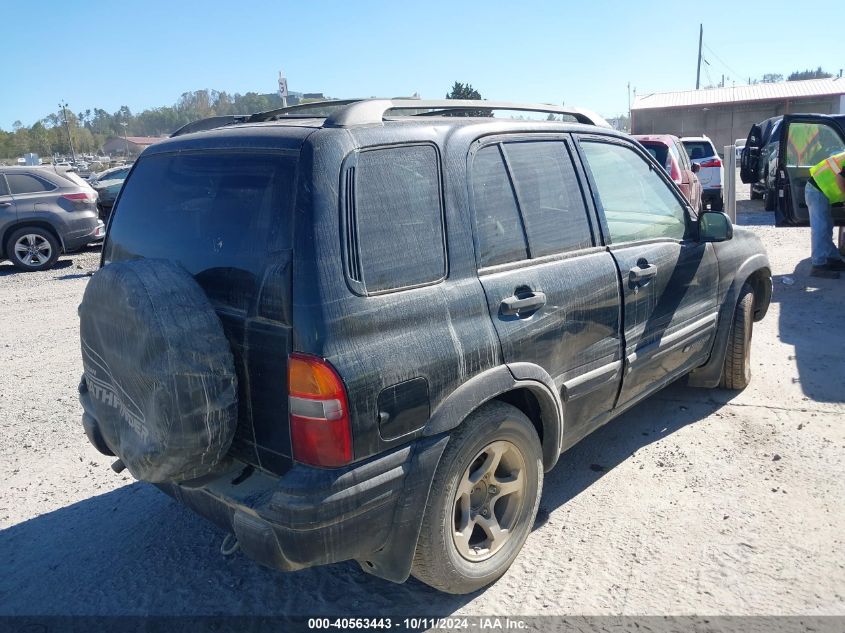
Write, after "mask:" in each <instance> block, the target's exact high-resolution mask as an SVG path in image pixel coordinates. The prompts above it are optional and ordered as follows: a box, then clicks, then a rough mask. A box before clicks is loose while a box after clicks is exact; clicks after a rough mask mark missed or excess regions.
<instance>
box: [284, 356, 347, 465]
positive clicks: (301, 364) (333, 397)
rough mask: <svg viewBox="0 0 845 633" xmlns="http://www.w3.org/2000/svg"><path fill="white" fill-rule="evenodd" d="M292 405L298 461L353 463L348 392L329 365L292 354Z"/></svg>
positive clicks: (294, 445)
mask: <svg viewBox="0 0 845 633" xmlns="http://www.w3.org/2000/svg"><path fill="white" fill-rule="evenodd" d="M288 402H289V407H290V438H291V446H292V448H293V458H294V459H295V460H296V461H298V462H303V463H305V464H310V465H312V466H326V467H337V466H343V465H344V464H348V463H349V462H351V461H352V432H351V430H350V428H349V427H350V424H349V405H348V403H347V400H346V388H345V387H344V386H343V381H342V380H341V379H340V376H338V375H337V372H336V371H335V370H334V368H333V367H332V366H331V365H330V364H329V363H328V362H326V361H325V360H323V359H322V358H318V357H316V356H309V355H307V354H291V355H290V358H289V359H288Z"/></svg>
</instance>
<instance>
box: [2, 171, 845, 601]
mask: <svg viewBox="0 0 845 633" xmlns="http://www.w3.org/2000/svg"><path fill="white" fill-rule="evenodd" d="M739 197H741V198H745V199H744V200H741V201H740V203H739V204H740V207H741V211H740V221H739V223H740V224H750V225H752V226H753V228H754V230H755V231H757V232H758V233H759V234H760V235H761V236H762V238H763V240H764V241H765V243H766V245H767V248H768V250H769V255H770V257H771V259H772V263H773V269H774V270H773V274H774V276H775V292H774V297H773V303H772V306H771V309H770V310H769V314H768V316H767V317H766V319H765V320H764V321H763V322H762V323H759V324H756V326H755V332H754V342H753V357H752V359H753V372H754V378H753V380H752V384H751V386H750V387H749V388H748V389H747V390H746V391H744V392H743V393H741V394H739V395H736V394H733V393H728V392H723V391H718V390H716V391H706V390H694V389H689V388H685V387H682V386H679V385H674V386H671V387H669V388H667V389H665V390H664V391H662V392H661V393H659V394H657V395H656V396H654V397H652V398H650V399H649V400H647V401H646V402H644V403H642V404H640V405H639V406H637V407H636V408H635V409H633V410H631V411H630V412H628V413H626V414H625V415H624V416H622V417H621V418H619V419H617V420H616V421H614V422H612V423H610V424H608V425H607V426H605V427H604V428H603V429H601V430H599V431H598V432H596V433H595V434H593V435H592V436H591V437H589V438H587V439H586V440H584V441H583V442H581V443H580V444H579V445H577V446H576V447H575V448H573V449H572V450H571V451H569V452H568V453H566V454H565V455H564V456H563V457H562V458H561V462H560V463H559V465H558V466H557V468H556V469H555V470H554V471H553V472H552V473H550V474H549V475H547V478H546V483H545V489H544V494H543V499H542V503H541V510H540V518H539V520H538V525H537V528H536V529H535V530H534V532H533V533H532V535H531V536H530V538H529V540H528V543H527V544H526V546H525V549H524V550H523V552H522V554H521V556H520V557H519V559H518V560H517V562H516V563H515V565H514V566H513V568H512V569H511V570H510V571H509V572H508V574H506V575H505V577H504V578H503V579H502V580H501V581H499V582H498V583H497V584H495V585H494V586H493V587H491V588H489V589H488V590H486V591H482V592H479V593H477V594H474V595H471V596H464V597H450V596H445V595H441V594H438V593H436V592H434V591H433V590H430V589H428V588H427V587H425V586H424V585H422V584H421V583H418V582H416V581H414V580H411V581H409V582H408V583H406V584H405V585H394V584H391V583H388V582H386V581H382V580H379V579H377V578H374V577H372V576H368V575H366V574H364V573H363V572H361V571H360V569H359V568H358V567H357V565H355V564H352V563H344V564H338V565H333V566H329V567H323V568H317V569H310V570H304V571H301V572H297V573H292V574H282V573H278V572H275V571H272V570H269V569H264V568H262V567H259V566H257V565H255V564H254V563H252V562H251V561H250V560H248V559H246V558H245V557H243V556H242V555H240V554H237V555H235V556H233V557H231V558H224V557H222V556H221V555H220V554H219V548H220V544H221V542H222V540H223V537H224V534H223V533H222V532H220V531H219V530H218V529H217V528H215V527H213V526H212V525H210V524H209V523H207V522H205V521H204V520H203V519H201V518H199V517H196V516H194V515H193V514H192V513H191V512H190V511H188V510H186V509H184V508H183V507H181V506H180V505H178V504H177V503H176V502H174V501H172V500H171V499H170V498H169V497H167V496H165V495H164V494H162V493H160V492H158V491H157V490H156V489H155V488H153V487H152V486H149V485H146V484H141V483H137V482H134V481H133V480H132V479H131V478H130V477H129V476H128V475H125V474H124V475H116V474H114V473H113V472H112V471H111V470H110V469H109V463H110V459H109V458H106V457H104V456H102V455H100V454H99V453H97V452H96V451H95V450H94V448H92V447H91V446H90V445H89V444H88V442H87V440H86V439H85V436H84V433H83V432H82V427H81V424H80V421H79V420H80V408H79V405H78V403H77V400H76V385H77V383H78V380H79V376H80V374H81V360H80V355H79V345H78V338H77V326H78V322H77V316H76V308H77V305H78V304H79V302H80V300H81V297H82V292H83V290H84V288H85V284H86V282H87V273H89V272H90V271H92V270H94V269H95V268H96V266H97V264H98V258H99V253H98V252H97V251H96V250H91V251H88V252H85V253H81V254H76V255H73V256H70V257H63V258H62V259H61V260H60V262H59V266H58V267H57V268H56V269H54V270H51V271H48V272H43V273H31V274H20V273H17V272H15V271H14V269H13V268H12V267H11V266H10V265H9V264H8V262H3V263H0V323H2V324H3V325H2V327H0V362H1V363H2V366H3V367H4V371H3V372H2V373H0V561H2V563H1V564H0V569H2V574H0V615H2V614H109V615H122V614H167V615H171V614H227V615H228V614H231V615H236V614H257V615H271V614H326V613H340V614H343V613H349V614H352V613H356V614H360V615H370V616H373V615H385V614H391V613H392V614H414V615H424V614H427V615H434V614H438V615H448V614H452V613H459V614H468V615H469V614H488V615H489V614H525V615H527V614H655V615H658V614H732V615H741V614H768V615H773V614H804V615H810V614H816V615H818V614H838V615H845V551H844V548H843V535H845V530H843V527H842V526H843V524H845V509H843V500H845V451H843V449H845V425H843V424H842V419H843V417H842V416H843V413H845V328H842V316H843V314H842V310H843V306H845V279H842V280H840V281H835V280H815V279H811V278H809V277H808V271H809V259H808V257H809V231H808V230H805V229H774V228H773V227H772V226H771V223H772V215H773V214H769V213H766V212H764V211H763V210H762V206H761V205H760V204H758V203H757V202H751V201H748V200H747V197H748V196H747V187H741V191H740V196H739Z"/></svg>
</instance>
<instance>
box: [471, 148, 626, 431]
mask: <svg viewBox="0 0 845 633" xmlns="http://www.w3.org/2000/svg"><path fill="white" fill-rule="evenodd" d="M572 155H573V148H572V144H571V139H570V138H569V137H568V135H561V136H548V135H545V136H542V137H532V136H504V137H498V138H493V139H485V140H484V141H483V143H479V144H478V145H476V146H475V147H474V148H473V149H472V151H471V153H470V157H469V158H470V160H469V172H470V179H471V194H472V207H473V212H474V216H475V235H476V247H477V248H476V252H477V257H478V265H479V271H478V276H479V279H480V281H481V284H482V286H483V287H484V291H485V294H486V296H487V302H488V308H489V311H490V316H491V318H492V320H493V323H494V325H495V327H496V332H497V334H498V337H499V341H500V344H501V349H502V354H503V357H504V361H505V362H506V363H508V364H511V365H512V364H514V363H532V364H535V365H540V366H541V367H542V368H543V369H544V370H545V371H546V372H547V373H548V374H549V375H550V376H551V378H552V379H553V380H554V382H555V386H556V387H557V389H558V390H559V392H560V394H561V398H562V400H563V401H564V406H565V408H566V409H565V416H564V418H565V423H564V429H563V448H566V447H567V446H569V445H571V444H572V443H574V442H575V441H577V440H578V439H580V437H583V435H585V434H586V433H587V432H589V430H591V428H592V426H591V424H590V423H591V421H593V420H595V419H596V418H598V417H599V416H601V415H603V414H606V413H607V412H608V411H610V410H611V409H612V407H613V403H614V401H615V399H616V395H617V392H618V389H619V384H620V380H621V373H622V371H621V370H622V362H621V352H622V350H621V338H620V336H621V332H620V324H621V320H620V305H619V304H620V298H619V282H618V279H617V273H616V266H615V265H614V263H613V257H612V256H611V255H610V254H609V253H608V252H607V251H606V250H605V249H604V248H603V247H601V246H600V242H599V241H598V231H597V230H596V229H597V227H596V218H595V214H594V209H593V208H592V206H591V205H588V204H587V198H588V195H589V194H586V193H585V190H584V188H583V187H582V183H583V174H580V175H579V172H578V171H577V169H576V167H575V164H574V162H573V160H572ZM512 366H513V365H512Z"/></svg>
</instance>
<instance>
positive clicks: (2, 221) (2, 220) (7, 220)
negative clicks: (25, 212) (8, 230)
mask: <svg viewBox="0 0 845 633" xmlns="http://www.w3.org/2000/svg"><path fill="white" fill-rule="evenodd" d="M16 219H17V213H16V212H15V199H14V198H13V197H12V195H11V193H10V192H9V185H7V184H6V177H5V176H4V175H3V174H0V229H2V227H4V226H8V225H9V224H11V223H12V222H14V221H15V220H16ZM0 248H3V246H2V245H0Z"/></svg>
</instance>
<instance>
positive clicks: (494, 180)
mask: <svg viewBox="0 0 845 633" xmlns="http://www.w3.org/2000/svg"><path fill="white" fill-rule="evenodd" d="M472 194H473V207H474V209H475V226H476V234H477V236H478V244H479V250H480V255H481V266H482V267H484V266H495V265H496V264H504V263H506V262H513V261H518V260H521V259H527V258H528V247H527V245H526V243H525V233H524V232H523V230H522V222H521V221H520V219H519V208H518V207H517V206H516V196H515V195H514V192H513V188H512V187H511V182H510V178H509V177H508V172H507V170H506V168H505V163H504V162H503V161H502V155H501V151H500V150H499V146H498V145H488V146H487V147H483V148H481V149H480V150H479V151H478V153H477V154H476V155H475V158H473V161H472Z"/></svg>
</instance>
